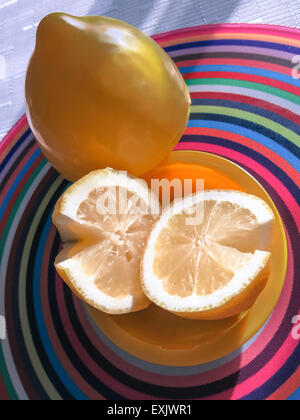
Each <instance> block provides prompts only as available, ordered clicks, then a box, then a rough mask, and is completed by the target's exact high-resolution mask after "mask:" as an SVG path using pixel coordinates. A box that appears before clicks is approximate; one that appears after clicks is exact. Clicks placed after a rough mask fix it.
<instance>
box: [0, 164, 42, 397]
mask: <svg viewBox="0 0 300 420" xmlns="http://www.w3.org/2000/svg"><path fill="white" fill-rule="evenodd" d="M46 163H48V162H47V161H46V160H43V161H42V162H41V163H40V164H39V166H38V167H37V168H36V169H35V170H34V172H33V173H32V175H31V176H30V178H29V179H28V181H27V182H26V184H25V185H24V188H23V189H22V191H21V192H20V194H19V195H18V198H17V199H16V202H15V204H14V206H13V209H12V211H11V213H10V215H9V217H8V219H7V223H6V224H5V228H4V231H3V234H2V237H1V240H0V261H1V262H2V258H3V252H4V247H5V244H6V240H7V236H8V234H9V231H10V228H11V225H12V223H13V220H14V218H15V215H16V213H17V211H18V209H19V207H20V205H21V203H22V201H23V198H24V196H25V195H26V193H27V191H28V189H29V188H30V186H31V185H32V183H33V181H34V179H35V178H36V177H37V175H38V174H39V172H40V171H41V170H42V169H43V167H44V166H45V165H46ZM0 363H1V375H2V379H3V381H4V384H5V388H6V391H7V393H8V395H9V398H10V399H11V400H18V399H19V398H18V395H17V393H16V391H15V389H14V386H13V384H12V382H11V379H10V376H9V373H8V370H7V367H6V363H5V358H4V353H3V350H2V346H0Z"/></svg>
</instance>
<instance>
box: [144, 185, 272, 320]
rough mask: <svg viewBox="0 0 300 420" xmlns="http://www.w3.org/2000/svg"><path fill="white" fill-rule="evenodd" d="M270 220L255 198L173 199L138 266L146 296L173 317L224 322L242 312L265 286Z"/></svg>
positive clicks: (217, 193) (223, 194)
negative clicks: (173, 314)
mask: <svg viewBox="0 0 300 420" xmlns="http://www.w3.org/2000/svg"><path fill="white" fill-rule="evenodd" d="M273 221H274V214H273V212H272V210H271V209H270V208H269V206H268V205H267V204H266V203H265V202H264V201H263V200H261V199H260V198H258V197H256V196H253V195H249V194H246V193H243V192H239V191H228V190H226V191H225V190H224V191H223V190H211V191H206V192H200V193H198V194H196V195H191V196H189V197H186V198H185V199H183V200H177V201H175V202H174V203H173V204H172V205H171V206H169V207H168V208H167V209H164V211H163V213H162V216H161V217H160V219H159V220H158V222H157V223H156V225H155V226H154V228H153V230H152V232H151V234H150V237H149V239H148V243H147V246H146V250H145V253H144V257H143V260H142V270H141V271H142V284H143V288H144V291H145V293H146V295H147V296H148V298H149V299H150V300H152V301H153V302H155V303H156V304H157V305H158V306H160V307H162V308H164V309H166V310H168V311H171V312H173V313H175V314H177V315H179V316H183V317H186V318H193V319H207V320H217V319H224V318H227V317H230V316H233V315H236V314H238V313H241V312H244V311H246V310H247V309H249V308H250V307H251V306H252V305H253V304H254V302H255V300H256V299H257V297H258V295H259V294H260V293H261V292H262V290H263V289H264V287H265V286H266V284H267V281H268V277H269V267H270V257H271V254H270V252H268V250H267V248H268V243H269V240H270V234H271V227H272V223H273Z"/></svg>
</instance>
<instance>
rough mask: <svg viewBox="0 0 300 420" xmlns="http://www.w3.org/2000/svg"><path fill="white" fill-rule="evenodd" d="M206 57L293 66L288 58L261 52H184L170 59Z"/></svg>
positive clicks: (177, 60) (176, 60) (184, 59)
mask: <svg viewBox="0 0 300 420" xmlns="http://www.w3.org/2000/svg"><path fill="white" fill-rule="evenodd" d="M206 58H211V59H213V58H228V59H235V58H237V59H245V60H255V61H261V62H264V63H266V62H267V63H272V64H277V65H279V66H283V67H287V68H289V69H292V68H294V67H295V64H293V63H292V62H291V61H290V60H284V59H283V58H279V57H276V56H273V55H263V54H250V53H243V52H202V53H195V54H185V55H178V56H176V57H172V60H173V61H175V63H177V62H179V61H187V60H196V59H197V60H199V59H206Z"/></svg>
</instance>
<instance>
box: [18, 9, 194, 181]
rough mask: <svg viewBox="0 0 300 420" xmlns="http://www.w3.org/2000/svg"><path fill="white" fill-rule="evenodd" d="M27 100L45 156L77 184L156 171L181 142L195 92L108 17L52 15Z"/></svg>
mask: <svg viewBox="0 0 300 420" xmlns="http://www.w3.org/2000/svg"><path fill="white" fill-rule="evenodd" d="M25 93H26V108H27V115H28V120H29V124H30V126H31V128H32V131H33V133H34V135H35V137H36V139H37V141H38V143H39V145H40V147H41V149H42V151H43V153H44V155H45V156H46V157H47V159H48V160H49V161H50V162H51V164H52V165H53V166H54V168H56V169H57V170H58V171H59V172H60V173H61V174H62V175H63V176H64V177H65V178H67V179H69V180H70V181H75V180H78V179H79V178H81V177H82V176H84V175H86V174H88V173H89V172H91V171H93V170H97V169H101V168H106V167H107V166H111V167H113V168H115V169H122V170H127V171H128V172H129V173H132V174H133V175H136V176H140V175H142V174H144V173H146V172H148V171H149V170H151V169H152V168H154V167H155V166H156V165H157V164H159V163H160V162H161V161H162V160H163V159H164V158H165V157H166V156H167V154H168V153H169V152H170V151H171V150H172V149H173V148H174V146H175V145H176V144H177V142H178V141H179V140H180V137H181V136H182V134H183V131H184V129H185V127H186V124H187V121H188V117H189V110H190V95H189V92H188V88H187V86H186V84H185V82H184V79H183V77H182V76H181V74H180V72H179V70H178V69H177V67H176V66H175V64H174V62H173V61H172V60H171V59H170V58H169V56H168V55H167V54H166V53H165V51H164V50H163V49H162V48H161V47H160V46H159V45H158V44H157V43H156V42H155V41H154V40H152V39H151V38H150V37H148V36H147V35H145V34H144V33H142V32H141V31H139V30H138V29H137V28H135V27H133V26H131V25H129V24H127V23H125V22H121V21H119V20H116V19H112V18H108V17H103V16H86V17H75V16H71V15H68V14H65V13H53V14H50V15H48V16H46V17H45V18H44V19H43V20H42V21H41V22H40V24H39V26H38V28H37V36H36V46H35V50H34V52H33V55H32V58H31V60H30V63H29V66H28V70H27V76H26V86H25Z"/></svg>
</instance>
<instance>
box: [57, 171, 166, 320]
mask: <svg viewBox="0 0 300 420" xmlns="http://www.w3.org/2000/svg"><path fill="white" fill-rule="evenodd" d="M154 206H156V207H155V208H154ZM152 210H155V212H154V211H152ZM151 211H152V213H153V214H152V213H151ZM158 214H159V203H158V201H157V198H156V197H155V196H154V195H153V194H152V193H151V192H150V190H149V189H148V187H147V184H146V183H145V181H141V180H138V179H136V178H133V177H130V176H128V175H126V173H124V172H118V171H115V170H112V169H104V170H98V171H95V172H92V173H90V174H89V175H86V176H85V177H83V178H82V179H81V180H79V181H77V182H76V183H75V184H73V185H72V186H71V187H70V188H69V189H67V191H66V192H65V193H64V194H63V195H62V197H61V198H60V199H59V201H58V202H57V204H56V207H55V209H54V213H53V222H54V224H55V225H56V227H57V229H58V231H59V233H60V235H61V238H62V240H63V242H64V249H63V250H62V251H61V253H60V254H59V255H58V256H57V258H56V260H55V267H56V269H57V271H58V273H59V274H60V276H61V277H62V278H63V280H64V281H65V282H66V283H67V284H68V285H69V286H70V288H71V289H72V290H73V291H74V292H75V294H77V295H78V296H79V297H80V298H81V299H82V300H84V301H85V302H87V303H89V304H90V305H92V306H93V307H95V308H97V309H101V310H102V311H104V312H107V313H112V314H119V313H128V312H133V311H137V310H140V309H143V308H146V307H147V306H149V304H150V301H149V300H148V299H147V298H146V296H145V294H144V292H143V290H142V286H141V282H140V263H141V256H142V253H143V251H144V246H145V242H146V239H147V236H148V234H149V232H150V230H151V228H152V225H153V223H154V221H155V220H156V219H157V218H158Z"/></svg>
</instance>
